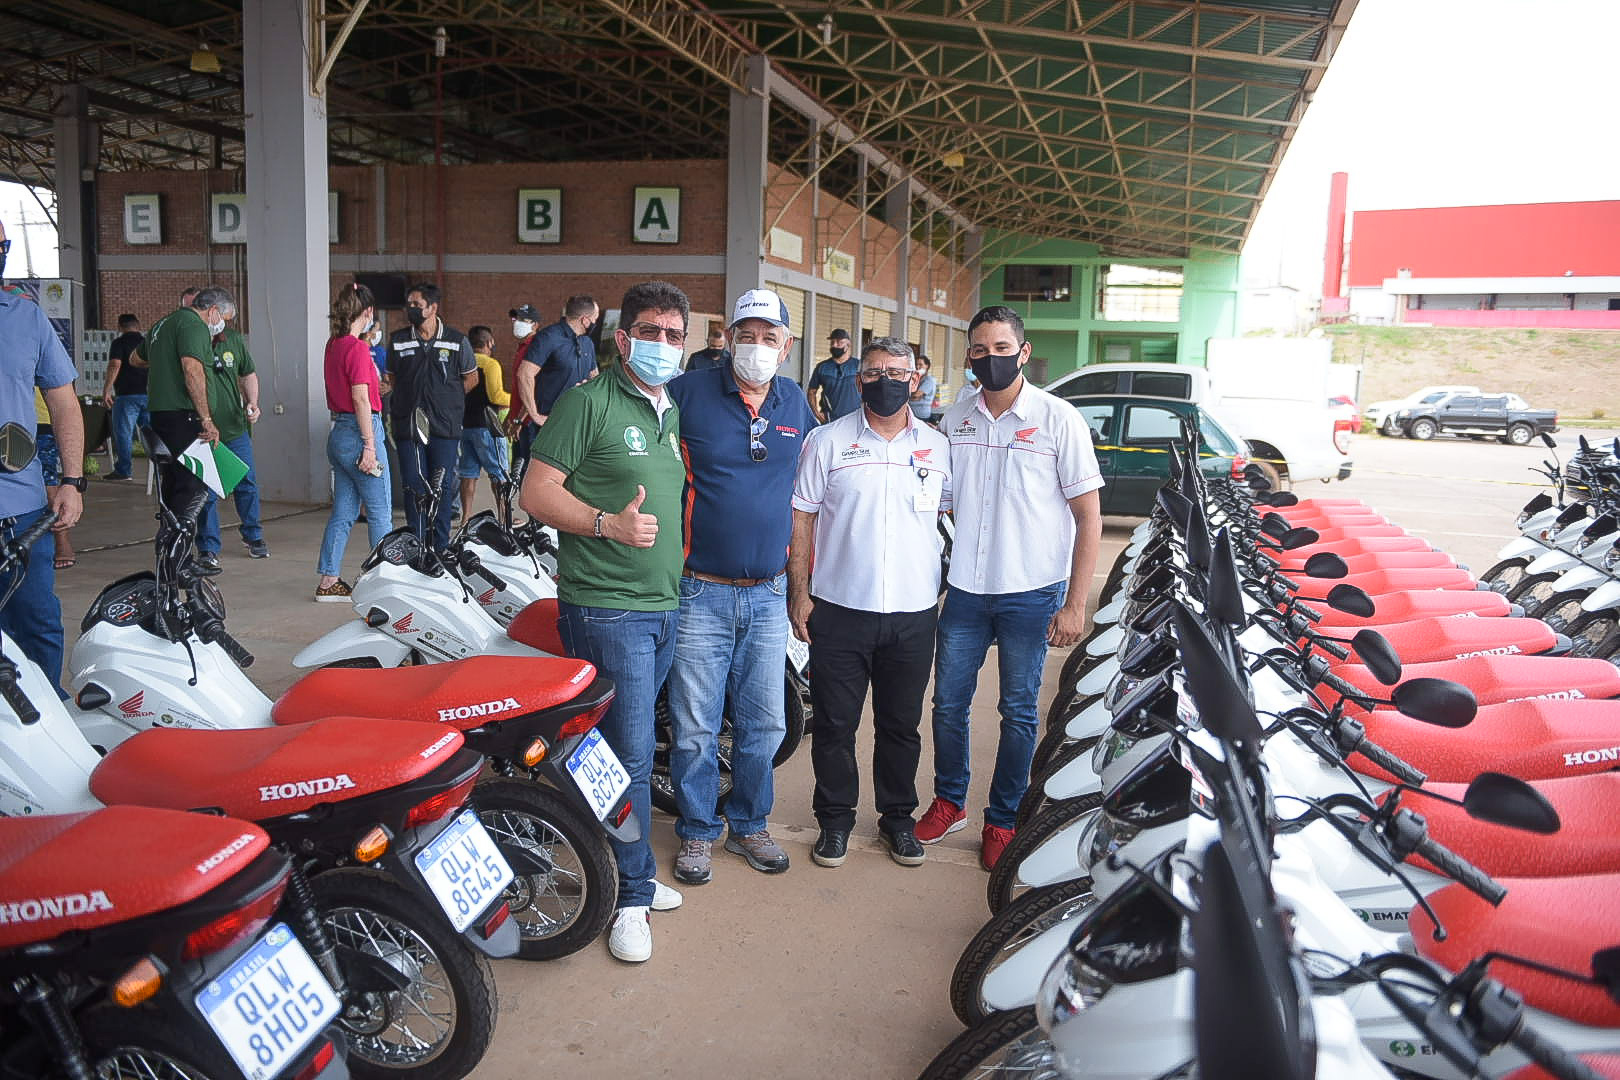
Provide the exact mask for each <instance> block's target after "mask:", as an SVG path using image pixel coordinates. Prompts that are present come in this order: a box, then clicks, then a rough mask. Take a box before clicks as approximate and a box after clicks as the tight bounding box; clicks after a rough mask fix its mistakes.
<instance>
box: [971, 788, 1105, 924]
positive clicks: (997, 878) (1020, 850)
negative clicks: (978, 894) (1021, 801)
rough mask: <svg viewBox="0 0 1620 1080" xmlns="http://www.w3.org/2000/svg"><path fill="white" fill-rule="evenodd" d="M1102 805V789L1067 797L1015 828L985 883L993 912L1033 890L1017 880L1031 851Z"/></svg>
mask: <svg viewBox="0 0 1620 1080" xmlns="http://www.w3.org/2000/svg"><path fill="white" fill-rule="evenodd" d="M1101 805H1102V793H1101V792H1093V793H1092V794H1089V795H1080V796H1077V797H1075V798H1073V799H1064V800H1063V801H1062V802H1060V803H1053V804H1052V805H1051V806H1049V807H1047V809H1046V810H1045V811H1043V812H1042V813H1041V814H1040V815H1039V816H1038V817H1036V818H1035V819H1034V820H1033V821H1031V822H1030V823H1029V824H1028V825H1026V826H1025V827H1023V828H1022V829H1018V830H1016V831H1015V832H1014V833H1013V838H1012V841H1011V842H1010V843H1008V845H1007V846H1006V848H1005V849H1004V850H1003V851H1002V852H1001V858H999V859H997V860H996V865H995V867H994V868H993V869H992V870H991V871H990V880H989V881H988V882H987V883H986V884H985V887H984V899H985V903H987V904H988V905H989V907H990V914H992V915H997V914H1000V912H1001V911H1002V909H1003V908H1005V907H1006V906H1007V905H1008V904H1010V903H1012V902H1013V901H1014V900H1016V899H1017V898H1018V897H1020V896H1022V895H1024V893H1026V892H1029V891H1030V888H1031V886H1028V885H1020V884H1019V883H1018V868H1019V866H1020V865H1021V864H1022V863H1023V861H1024V860H1025V859H1027V858H1028V857H1029V855H1030V853H1031V852H1033V851H1034V850H1035V849H1036V848H1038V847H1040V846H1041V845H1042V844H1044V843H1046V842H1047V841H1048V840H1050V839H1051V838H1052V836H1053V834H1055V833H1058V832H1061V831H1062V830H1063V829H1065V828H1067V827H1068V826H1070V825H1072V824H1074V823H1075V821H1077V820H1078V819H1080V818H1082V817H1084V816H1085V815H1087V814H1089V813H1091V812H1092V811H1094V810H1096V809H1097V808H1098V807H1099V806H1101Z"/></svg>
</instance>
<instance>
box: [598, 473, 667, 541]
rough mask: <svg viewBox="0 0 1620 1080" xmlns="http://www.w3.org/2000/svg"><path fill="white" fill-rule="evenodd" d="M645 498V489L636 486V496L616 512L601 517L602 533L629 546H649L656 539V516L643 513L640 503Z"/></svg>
mask: <svg viewBox="0 0 1620 1080" xmlns="http://www.w3.org/2000/svg"><path fill="white" fill-rule="evenodd" d="M646 499H647V489H646V488H645V487H642V486H640V485H639V484H638V485H637V486H636V497H635V498H633V499H631V500H630V501H629V502H628V503H627V504H625V508H624V509H623V510H620V511H619V512H618V513H617V514H610V515H609V516H607V517H605V518H603V519H602V535H604V536H606V537H607V538H608V539H609V540H617V541H618V542H619V543H621V544H626V545H628V546H630V547H638V548H650V547H652V546H653V542H654V541H655V540H657V539H658V518H657V517H656V516H654V515H652V514H643V513H642V512H641V504H642V503H643V502H645V501H646Z"/></svg>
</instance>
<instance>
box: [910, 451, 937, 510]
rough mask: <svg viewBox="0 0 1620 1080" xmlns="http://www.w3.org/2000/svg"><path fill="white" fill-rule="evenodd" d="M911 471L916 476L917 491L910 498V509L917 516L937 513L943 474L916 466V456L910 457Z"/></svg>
mask: <svg viewBox="0 0 1620 1080" xmlns="http://www.w3.org/2000/svg"><path fill="white" fill-rule="evenodd" d="M911 468H912V471H913V472H915V473H916V474H917V491H916V493H915V494H914V495H912V497H911V508H912V509H913V510H915V511H916V512H917V513H919V514H937V513H939V499H940V492H941V490H942V489H943V488H944V487H945V474H944V473H943V472H940V471H939V470H938V469H930V468H927V467H926V466H919V465H918V464H917V455H915V454H913V455H912V456H911Z"/></svg>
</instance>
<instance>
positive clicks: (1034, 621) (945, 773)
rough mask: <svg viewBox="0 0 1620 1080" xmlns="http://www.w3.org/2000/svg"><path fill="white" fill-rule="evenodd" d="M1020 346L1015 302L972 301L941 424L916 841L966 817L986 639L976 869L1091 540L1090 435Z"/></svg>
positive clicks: (1004, 832) (1029, 752)
mask: <svg viewBox="0 0 1620 1080" xmlns="http://www.w3.org/2000/svg"><path fill="white" fill-rule="evenodd" d="M1029 353H1030V346H1029V343H1028V342H1027V341H1025V340H1024V322H1023V320H1022V319H1021V318H1019V316H1018V313H1017V312H1015V311H1013V310H1012V309H1011V308H1007V307H999V306H998V307H988V308H985V309H984V310H982V311H980V312H979V313H978V314H977V315H975V316H974V317H973V319H972V321H971V322H970V323H969V324H968V360H969V362H970V363H971V364H972V365H973V372H974V374H975V375H976V376H977V377H978V383H979V387H980V392H979V393H977V394H973V395H970V396H967V397H964V398H959V399H958V400H957V402H956V404H954V405H952V406H951V407H950V408H949V409H947V410H946V411H945V416H944V418H943V419H942V420H941V421H940V425H939V428H940V430H941V431H942V432H944V433H945V434H946V436H947V437H948V438H949V439H950V443H951V478H952V487H953V492H954V494H953V502H954V504H955V516H956V540H955V544H954V546H953V548H952V550H951V572H950V588H949V589H948V590H947V591H946V593H945V606H944V608H943V609H942V610H941V612H940V616H939V645H938V650H937V652H936V654H935V672H934V795H935V798H934V802H933V805H931V806H930V807H929V808H928V811H927V813H925V814H924V815H923V816H922V820H921V821H919V822H918V823H917V839H918V840H920V841H921V842H922V843H925V844H931V843H935V842H937V841H938V840H940V839H941V838H942V837H944V836H945V835H946V834H947V833H952V832H955V831H956V830H957V829H960V828H963V827H964V826H965V825H966V824H967V816H966V812H965V809H964V807H965V804H966V802H967V789H968V709H969V706H970V705H971V704H972V702H973V691H974V688H975V686H976V685H977V683H978V678H979V669H980V668H981V667H982V666H984V660H985V655H986V653H987V652H988V650H989V648H990V645H991V644H992V643H994V644H995V645H996V647H997V649H996V651H997V659H998V664H999V666H1000V675H1001V699H1000V701H999V702H998V709H999V711H1000V713H1001V742H1000V746H999V748H998V749H997V752H996V769H995V776H994V778H993V779H992V780H991V783H990V799H989V804H988V805H987V806H986V807H985V810H984V832H983V834H982V837H981V847H980V854H979V860H980V863H981V864H982V865H983V866H984V868H985V869H986V870H990V869H993V868H994V867H995V864H996V860H997V859H999V858H1000V857H1001V852H1002V851H1004V850H1005V849H1006V847H1007V844H1008V842H1010V841H1011V840H1012V836H1013V824H1014V822H1015V821H1016V820H1017V814H1018V804H1019V802H1020V800H1022V799H1023V797H1024V790H1025V788H1027V787H1028V786H1029V765H1030V760H1031V758H1032V757H1033V756H1034V753H1035V740H1036V736H1037V734H1038V730H1039V729H1038V726H1037V717H1036V701H1037V699H1038V697H1039V695H1040V690H1041V675H1042V672H1043V670H1044V668H1045V665H1046V649H1047V646H1048V645H1051V646H1053V647H1055V648H1060V649H1061V648H1066V647H1068V646H1071V645H1073V644H1075V643H1076V642H1078V641H1079V640H1080V637H1081V635H1082V633H1083V632H1084V630H1085V611H1086V594H1087V592H1088V591H1089V590H1090V585H1091V575H1092V571H1093V570H1094V569H1095V568H1096V565H1097V550H1098V547H1099V546H1100V545H1101V542H1102V511H1101V500H1100V499H1099V497H1098V495H1097V491H1098V489H1099V488H1101V487H1102V486H1103V479H1102V473H1101V471H1100V470H1099V469H1098V468H1097V456H1096V454H1095V452H1094V451H1093V449H1092V446H1091V432H1090V430H1089V429H1088V428H1087V427H1086V423H1085V420H1084V419H1083V418H1082V417H1081V416H1080V414H1079V412H1078V411H1077V410H1076V409H1075V407H1074V406H1073V405H1070V404H1069V403H1068V402H1066V401H1063V400H1062V399H1061V398H1058V397H1055V396H1053V395H1052V394H1048V393H1047V392H1046V391H1044V390H1041V389H1040V388H1038V387H1035V386H1032V385H1030V384H1029V383H1028V382H1026V381H1025V379H1024V373H1023V369H1024V365H1025V364H1026V363H1028V361H1029ZM818 722H819V717H818Z"/></svg>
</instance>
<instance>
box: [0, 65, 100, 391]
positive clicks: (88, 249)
mask: <svg viewBox="0 0 1620 1080" xmlns="http://www.w3.org/2000/svg"><path fill="white" fill-rule="evenodd" d="M54 112H55V120H54V122H53V126H54V128H55V131H54V143H55V145H54V146H53V148H52V149H53V152H54V156H55V159H56V235H57V263H58V269H57V275H58V276H60V277H64V278H67V279H69V280H70V281H76V282H79V284H80V288H77V289H74V290H73V325H74V327H75V328H76V329H77V331H78V333H77V334H76V335H75V336H74V341H73V362H74V364H75V366H77V365H79V364H80V363H81V362H82V361H83V360H84V332H85V331H86V330H89V329H92V328H93V327H92V325H91V321H90V320H96V321H99V318H100V312H99V310H98V308H99V306H100V304H99V300H100V297H99V296H98V294H97V285H98V282H96V281H94V280H92V279H93V278H94V277H95V257H94V251H93V248H94V244H95V235H96V222H95V206H96V196H95V181H94V176H95V168H96V158H97V152H96V145H95V143H96V139H95V131H94V126H93V125H92V124H91V123H90V95H89V92H88V91H86V89H85V88H84V87H83V86H82V85H80V84H78V83H69V84H68V85H66V86H64V87H62V96H61V98H59V99H58V100H57V103H56V108H55V110H54ZM18 235H21V229H19V230H18ZM13 265H15V263H13ZM13 273H15V271H13Z"/></svg>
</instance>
